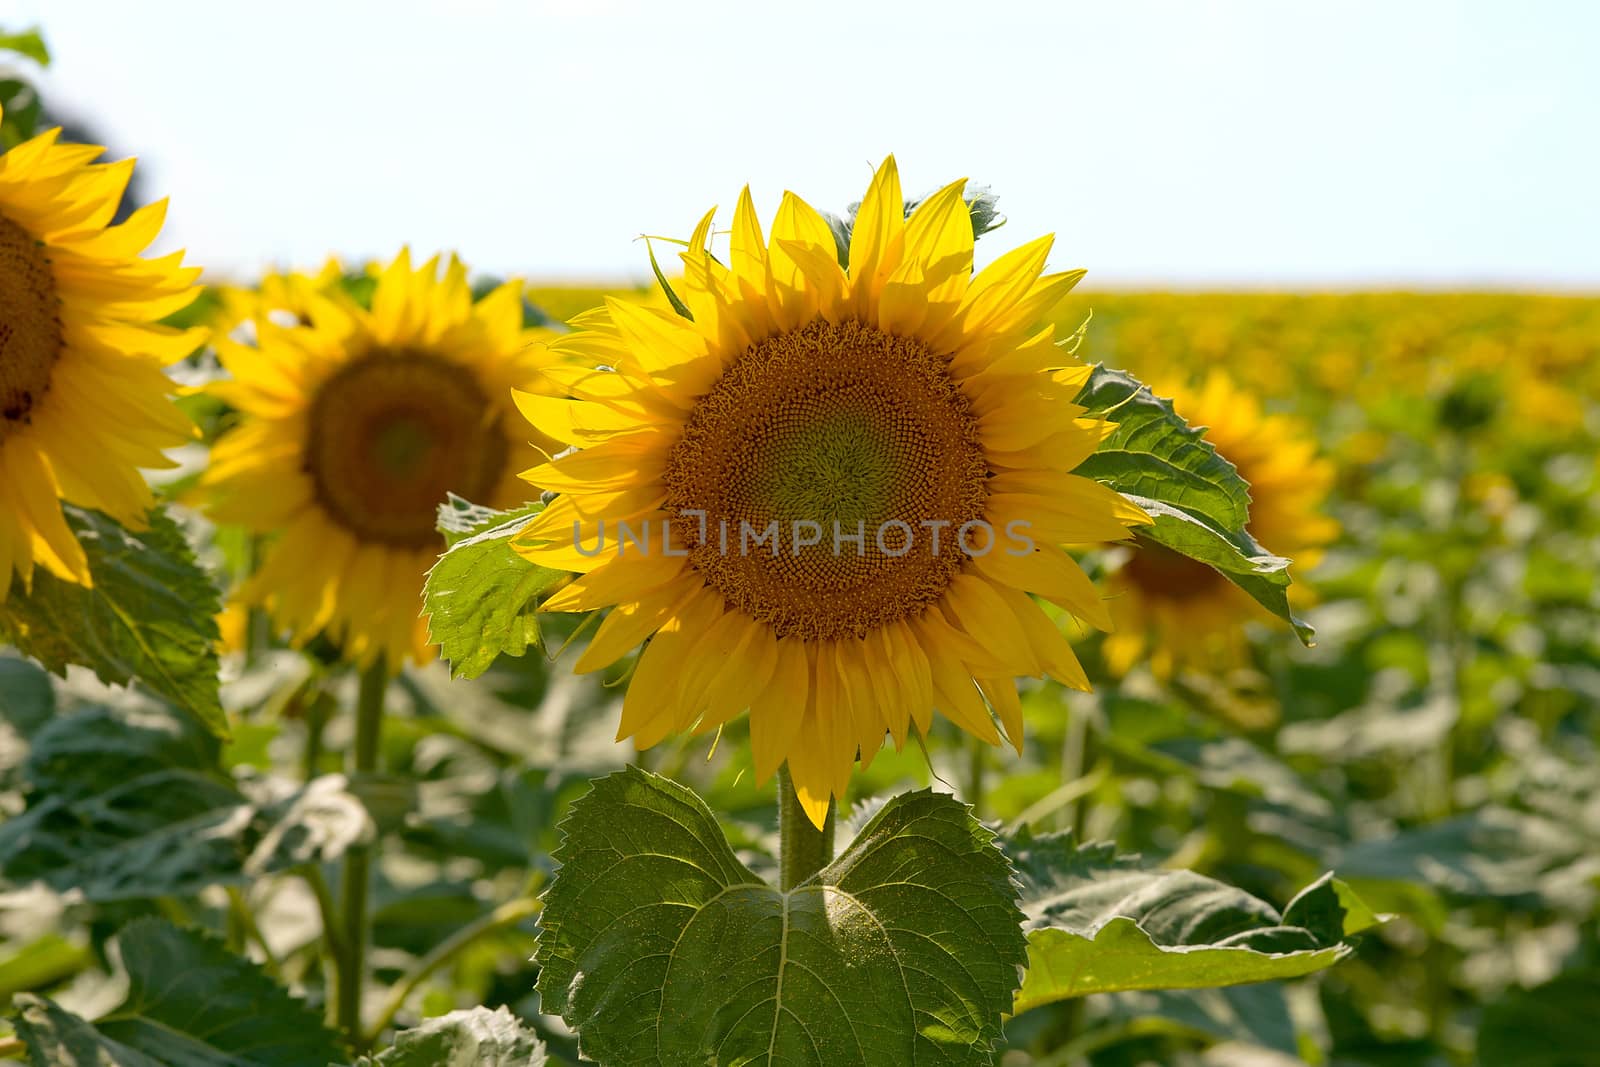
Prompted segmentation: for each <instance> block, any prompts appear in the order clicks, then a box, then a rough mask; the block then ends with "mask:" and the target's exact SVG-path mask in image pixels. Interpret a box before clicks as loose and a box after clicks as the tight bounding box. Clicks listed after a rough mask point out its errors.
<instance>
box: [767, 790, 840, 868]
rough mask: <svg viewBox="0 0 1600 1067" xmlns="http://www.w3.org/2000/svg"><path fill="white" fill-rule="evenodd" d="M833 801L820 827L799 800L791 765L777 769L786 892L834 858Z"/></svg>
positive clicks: (780, 863) (780, 859)
mask: <svg viewBox="0 0 1600 1067" xmlns="http://www.w3.org/2000/svg"><path fill="white" fill-rule="evenodd" d="M833 811H834V809H833V802H832V801H829V802H828V814H827V816H826V817H824V819H823V820H822V829H820V830H819V829H817V827H816V825H815V824H814V823H812V821H811V816H809V815H807V814H806V809H805V808H804V807H803V806H802V805H801V803H800V796H799V794H798V793H796V792H795V790H794V781H793V780H792V779H791V778H790V777H789V765H788V764H787V763H786V764H784V765H783V766H782V767H779V768H778V888H779V889H781V890H783V891H784V892H785V893H787V892H788V891H789V890H791V889H793V888H794V887H795V886H797V885H799V884H800V883H801V882H804V881H805V880H806V879H808V878H810V877H811V876H812V875H814V874H816V873H817V872H818V871H820V870H822V868H824V867H826V866H827V865H828V863H829V861H830V860H832V859H833Z"/></svg>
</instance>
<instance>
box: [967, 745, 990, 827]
mask: <svg viewBox="0 0 1600 1067" xmlns="http://www.w3.org/2000/svg"><path fill="white" fill-rule="evenodd" d="M966 736H967V803H968V804H971V805H972V814H973V817H974V818H978V819H981V818H983V767H984V763H985V762H986V761H987V760H988V758H989V746H988V745H987V744H985V743H984V742H983V740H982V739H981V738H979V737H976V736H974V735H972V734H967V735H966Z"/></svg>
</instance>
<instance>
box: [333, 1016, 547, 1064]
mask: <svg viewBox="0 0 1600 1067" xmlns="http://www.w3.org/2000/svg"><path fill="white" fill-rule="evenodd" d="M356 1062H357V1067H544V1064H545V1063H547V1062H548V1060H547V1059H546V1056H545V1049H544V1043H543V1042H542V1041H540V1040H539V1035H538V1034H536V1033H534V1032H533V1030H532V1029H531V1028H529V1027H528V1026H526V1025H524V1024H523V1023H522V1022H521V1021H520V1020H518V1019H517V1017H516V1016H515V1015H512V1014H511V1013H510V1012H509V1011H507V1010H506V1009H505V1008H497V1009H495V1010H494V1011H490V1010H489V1009H488V1008H472V1009H470V1010H468V1011H453V1012H451V1013H450V1014H448V1015H440V1016H438V1017H437V1018H433V1019H429V1020H427V1021H426V1022H424V1023H423V1024H422V1025H420V1026H417V1027H415V1028H413V1029H410V1030H404V1031H401V1032H400V1033H399V1034H398V1035H396V1036H395V1039H394V1047H393V1048H388V1049H385V1050H384V1051H382V1052H380V1053H378V1054H377V1055H376V1056H364V1057H362V1058H361V1059H360V1060H358V1061H356Z"/></svg>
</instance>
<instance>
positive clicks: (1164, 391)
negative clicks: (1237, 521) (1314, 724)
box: [1105, 370, 1339, 677]
mask: <svg viewBox="0 0 1600 1067" xmlns="http://www.w3.org/2000/svg"><path fill="white" fill-rule="evenodd" d="M1155 391H1156V392H1157V393H1158V394H1159V395H1161V396H1165V397H1169V398H1171V399H1172V401H1173V405H1174V407H1175V408H1176V409H1177V412H1178V414H1179V415H1182V416H1183V417H1184V419H1185V420H1187V421H1188V423H1189V424H1190V425H1191V426H1204V427H1206V431H1205V437H1206V440H1207V441H1209V442H1210V443H1211V444H1212V445H1214V446H1215V447H1216V449H1217V451H1218V452H1219V453H1221V455H1222V456H1223V457H1224V458H1226V459H1227V460H1228V461H1229V462H1231V463H1232V464H1233V465H1234V466H1235V467H1237V468H1238V471H1239V476H1240V477H1241V478H1243V479H1244V480H1245V481H1246V482H1248V483H1249V485H1250V533H1251V536H1253V537H1254V538H1255V539H1256V541H1257V542H1259V543H1260V544H1261V545H1263V546H1264V547H1265V548H1266V549H1267V550H1268V551H1270V552H1275V553H1277V554H1279V555H1282V556H1287V557H1289V558H1291V559H1293V560H1294V561H1295V564H1296V570H1297V572H1299V571H1302V570H1308V569H1310V568H1311V567H1313V566H1315V565H1316V563H1317V561H1318V560H1319V559H1321V557H1322V550H1323V549H1324V548H1325V547H1326V546H1327V545H1328V543H1329V542H1331V541H1332V540H1333V539H1334V538H1335V537H1336V536H1337V535H1338V532H1339V525H1338V523H1336V522H1335V521H1334V520H1333V519H1331V518H1329V517H1327V516H1326V515H1323V514H1321V511H1320V509H1321V507H1322V505H1323V501H1324V500H1325V498H1326V497H1327V495H1328V490H1329V489H1330V488H1331V487H1332V485H1333V477H1334V467H1333V464H1332V463H1331V462H1329V461H1328V460H1327V459H1324V458H1320V457H1319V456H1318V455H1317V446H1316V442H1315V441H1314V440H1313V439H1312V437H1311V436H1310V431H1309V430H1308V429H1307V428H1306V427H1305V426H1303V425H1302V424H1301V423H1299V422H1298V421H1297V420H1295V419H1294V418H1292V417H1290V416H1287V415H1269V414H1266V413H1265V412H1264V411H1263V410H1262V407H1261V402H1260V400H1259V399H1257V398H1256V397H1255V396H1254V395H1252V394H1251V393H1248V392H1246V391H1244V390H1242V389H1240V388H1238V386H1236V385H1235V384H1234V383H1233V382H1232V381H1231V380H1230V379H1229V378H1228V377H1227V375H1225V374H1223V373H1222V372H1221V371H1217V370H1213V371H1211V372H1210V373H1209V374H1208V375H1207V376H1206V378H1205V379H1204V380H1203V381H1202V382H1200V383H1199V384H1197V385H1194V386H1188V385H1186V384H1184V383H1183V382H1176V383H1160V384H1159V385H1158V386H1157V387H1156V389H1155ZM1112 585H1113V588H1114V589H1115V592H1116V596H1115V597H1114V599H1113V600H1112V602H1111V603H1112V617H1113V618H1114V619H1115V620H1116V632H1115V633H1113V634H1112V635H1111V636H1110V637H1108V638H1106V644H1105V650H1106V658H1107V665H1108V666H1109V667H1110V669H1111V671H1112V672H1113V673H1114V674H1123V673H1126V672H1127V671H1128V670H1130V669H1132V667H1133V666H1134V664H1135V663H1138V662H1140V661H1141V660H1147V661H1148V662H1149V663H1150V665H1151V667H1152V669H1154V670H1155V672H1156V673H1157V675H1159V676H1163V677H1165V676H1168V675H1170V674H1171V673H1172V672H1173V671H1174V670H1175V669H1177V668H1179V667H1183V668H1191V669H1198V670H1205V669H1211V670H1217V669H1225V668H1229V667H1232V666H1235V665H1237V664H1238V663H1239V662H1240V661H1241V659H1242V657H1243V653H1244V647H1245V643H1244V642H1245V624H1246V623H1249V622H1252V621H1263V620H1265V619H1267V618H1268V616H1267V614H1266V612H1265V610H1264V609H1262V608H1261V607H1260V606H1259V605H1257V604H1256V602H1255V601H1254V600H1251V599H1250V597H1249V596H1248V595H1246V594H1245V593H1244V592H1243V591H1242V590H1240V589H1239V588H1238V587H1236V586H1234V585H1233V584H1232V583H1230V582H1229V581H1228V580H1227V579H1226V578H1224V577H1223V576H1222V575H1220V574H1219V573H1217V572H1216V571H1214V570H1212V569H1211V568H1210V567H1207V566H1205V565H1204V564H1202V563H1197V562H1195V561H1194V560H1191V559H1187V558H1185V557H1183V556H1180V555H1178V554H1177V553H1175V552H1173V551H1172V550H1170V549H1167V548H1163V547H1162V546H1161V545H1158V544H1155V543H1154V542H1151V541H1145V540H1143V539H1137V540H1136V541H1135V543H1134V546H1133V551H1132V554H1131V555H1130V556H1129V557H1128V559H1127V561H1126V562H1125V563H1124V564H1123V566H1122V568H1121V570H1119V571H1118V572H1117V574H1116V575H1115V576H1114V578H1113V579H1112ZM1295 589H1296V590H1297V592H1296V593H1295V595H1296V596H1297V597H1299V596H1303V595H1304V587H1303V586H1296V587H1295Z"/></svg>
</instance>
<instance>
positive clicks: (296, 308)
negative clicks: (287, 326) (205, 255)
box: [210, 256, 345, 337]
mask: <svg viewBox="0 0 1600 1067" xmlns="http://www.w3.org/2000/svg"><path fill="white" fill-rule="evenodd" d="M344 276H345V271H344V265H343V264H341V263H340V262H339V260H338V258H337V257H335V256H329V257H328V258H327V259H326V260H325V261H324V262H323V264H322V267H321V268H320V269H319V270H318V271H317V272H316V273H315V274H307V273H303V272H300V271H293V270H287V271H270V272H268V273H266V274H263V275H262V276H261V279H260V281H258V282H257V283H256V284H255V285H254V286H243V285H219V286H217V287H216V289H215V290H214V292H215V294H216V301H217V310H216V313H215V314H214V315H213V316H212V320H211V322H210V326H211V330H212V332H213V333H214V334H216V335H217V336H219V337H225V336H228V335H230V334H231V333H233V331H234V330H235V329H237V328H238V327H240V326H242V325H244V324H245V323H254V322H255V321H256V319H258V318H265V317H268V316H271V317H273V318H274V320H275V321H281V322H285V323H287V322H293V321H300V322H304V321H305V319H306V315H307V311H306V309H307V307H308V305H309V302H310V298H311V296H312V295H313V294H323V295H326V294H327V293H329V292H330V291H332V290H333V289H334V288H336V287H337V286H338V285H339V284H340V282H341V281H342V280H343V279H344Z"/></svg>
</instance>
